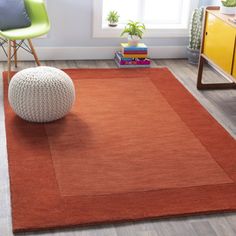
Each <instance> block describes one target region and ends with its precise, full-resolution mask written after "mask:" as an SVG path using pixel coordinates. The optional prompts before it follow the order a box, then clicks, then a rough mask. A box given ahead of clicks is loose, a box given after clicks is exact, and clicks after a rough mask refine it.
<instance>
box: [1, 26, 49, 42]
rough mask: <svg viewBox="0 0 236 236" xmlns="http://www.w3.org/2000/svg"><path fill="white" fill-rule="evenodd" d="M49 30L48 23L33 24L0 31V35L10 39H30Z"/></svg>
mask: <svg viewBox="0 0 236 236" xmlns="http://www.w3.org/2000/svg"><path fill="white" fill-rule="evenodd" d="M49 30H50V25H49V24H47V23H44V24H34V25H31V26H30V27H26V28H20V29H13V30H6V31H0V36H2V37H4V38H6V39H10V40H23V39H32V38H37V37H39V36H42V35H44V34H47V33H48V32H49Z"/></svg>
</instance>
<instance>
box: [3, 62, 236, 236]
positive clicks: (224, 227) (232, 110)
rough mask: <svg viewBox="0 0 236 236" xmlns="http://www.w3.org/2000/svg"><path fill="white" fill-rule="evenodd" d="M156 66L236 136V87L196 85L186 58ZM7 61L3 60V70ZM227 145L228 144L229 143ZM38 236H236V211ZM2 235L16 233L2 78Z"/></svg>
mask: <svg viewBox="0 0 236 236" xmlns="http://www.w3.org/2000/svg"><path fill="white" fill-rule="evenodd" d="M42 64H43V65H47V66H55V67H58V68H113V67H115V65H114V63H113V61H50V62H43V63H42ZM33 65H34V63H32V62H24V63H20V64H19V66H20V67H19V69H23V68H27V67H30V66H33ZM152 66H153V67H159V66H167V67H169V69H170V70H171V71H172V72H173V73H174V74H175V75H176V77H177V78H178V80H179V81H180V82H181V83H183V84H184V86H185V87H186V88H187V89H188V90H189V91H190V92H191V93H192V94H193V95H194V96H195V97H196V99H197V100H198V101H199V102H200V103H201V104H202V105H203V106H204V107H205V108H206V109H207V110H208V111H209V113H211V114H212V115H213V116H214V117H215V119H217V120H218V122H220V123H221V124H222V126H223V127H224V128H225V129H226V130H227V131H228V132H229V133H230V134H231V135H232V136H233V137H234V138H235V139H236V90H227V91H204V92H200V91H198V90H197V89H196V86H195V84H196V71H197V69H196V67H195V66H192V65H189V64H188V63H187V61H186V60H156V61H154V62H153V64H152ZM3 70H6V64H5V63H0V73H1V72H2V71H3ZM204 75H205V78H206V80H216V81H220V80H222V78H221V77H220V76H218V75H217V74H216V73H215V72H213V71H211V70H210V69H209V68H206V70H205V72H204ZM225 148H227V147H225ZM235 201H236V199H235ZM22 235H27V236H31V235H38V236H41V235H43V236H99V235H100V236H126V235H129V236H133V235H137V236H234V235H236V213H235V214H233V213H232V214H215V215H211V216H204V215H202V216H195V217H185V218H173V219H168V220H155V221H154V220H153V221H145V222H139V223H128V224H119V225H107V226H97V227H89V228H78V229H67V230H60V231H50V232H45V233H42V232H41V233H25V234H22ZM0 236H12V232H11V210H10V197H9V182H8V166H7V153H6V140H5V127H4V112H3V91H2V79H0Z"/></svg>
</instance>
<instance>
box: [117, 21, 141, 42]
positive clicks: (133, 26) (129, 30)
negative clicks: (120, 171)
mask: <svg viewBox="0 0 236 236" xmlns="http://www.w3.org/2000/svg"><path fill="white" fill-rule="evenodd" d="M145 30H146V27H145V25H144V24H143V23H140V22H137V21H136V22H135V21H129V22H128V23H127V25H126V26H125V29H124V30H123V32H122V33H121V36H123V35H125V34H127V35H128V44H129V45H130V46H137V45H138V43H139V40H140V39H142V38H143V34H144V31H145Z"/></svg>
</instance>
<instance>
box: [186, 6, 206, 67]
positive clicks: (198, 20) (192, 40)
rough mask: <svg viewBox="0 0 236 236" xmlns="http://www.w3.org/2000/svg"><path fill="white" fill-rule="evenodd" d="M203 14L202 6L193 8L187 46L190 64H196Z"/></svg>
mask: <svg viewBox="0 0 236 236" xmlns="http://www.w3.org/2000/svg"><path fill="white" fill-rule="evenodd" d="M203 15H204V8H197V9H195V10H194V12H193V15H192V19H191V25H190V35H189V46H188V48H187V54H188V61H189V63H191V64H198V60H199V55H200V48H201V39H202V28H203V27H202V21H203Z"/></svg>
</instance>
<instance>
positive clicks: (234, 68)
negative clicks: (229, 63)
mask: <svg viewBox="0 0 236 236" xmlns="http://www.w3.org/2000/svg"><path fill="white" fill-rule="evenodd" d="M232 75H233V77H234V78H236V47H235V49H234V63H233V71H232Z"/></svg>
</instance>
